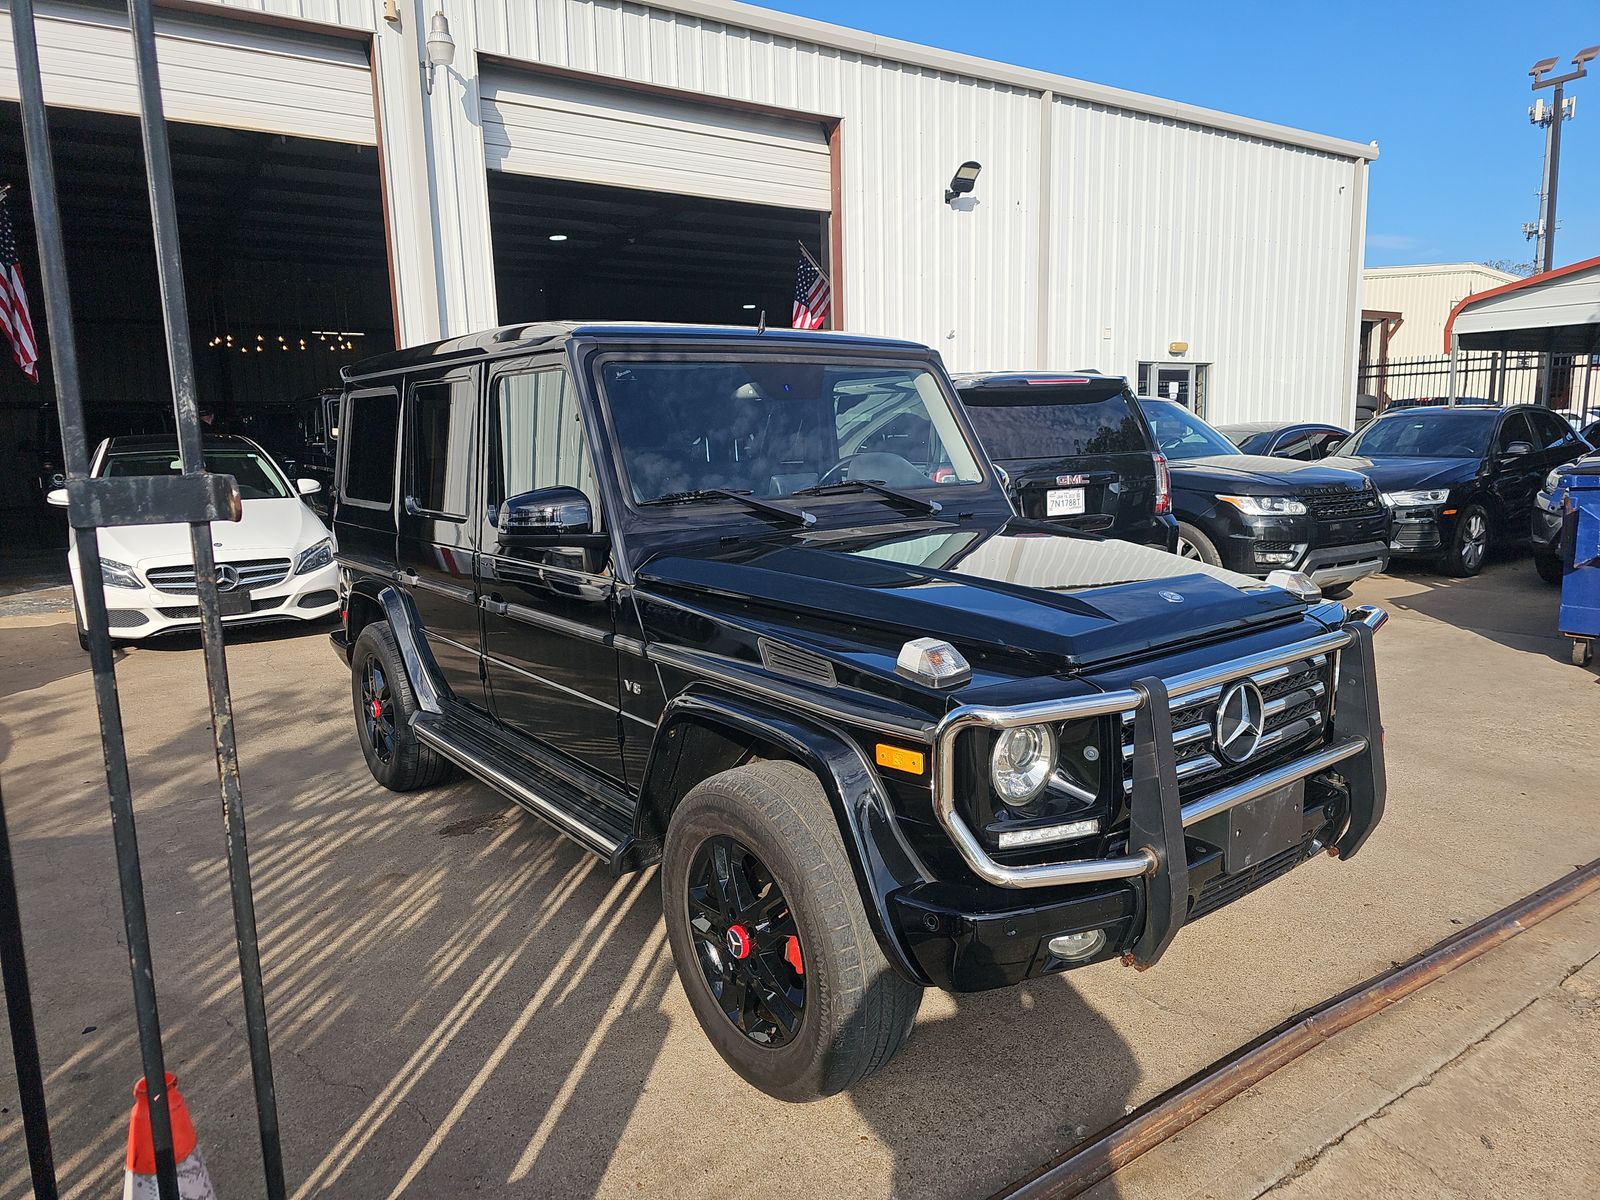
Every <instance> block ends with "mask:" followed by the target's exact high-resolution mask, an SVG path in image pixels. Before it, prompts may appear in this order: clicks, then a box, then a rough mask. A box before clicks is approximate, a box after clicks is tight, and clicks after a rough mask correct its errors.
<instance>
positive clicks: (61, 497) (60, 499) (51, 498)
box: [44, 487, 67, 508]
mask: <svg viewBox="0 0 1600 1200" xmlns="http://www.w3.org/2000/svg"><path fill="white" fill-rule="evenodd" d="M44 502H45V503H46V504H48V505H50V506H51V507H52V508H65V507H66V506H67V489H66V488H64V487H58V488H51V489H50V490H49V491H48V492H46V493H45V494H44Z"/></svg>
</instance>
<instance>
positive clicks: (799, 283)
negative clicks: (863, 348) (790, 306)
mask: <svg viewBox="0 0 1600 1200" xmlns="http://www.w3.org/2000/svg"><path fill="white" fill-rule="evenodd" d="M832 307H833V290H832V289H831V288H830V287H829V286H828V277H827V276H826V275H824V274H823V273H822V268H821V267H819V266H817V264H816V262H815V260H813V259H812V257H811V255H809V254H807V253H806V252H805V247H803V246H802V247H801V248H800V265H799V266H798V267H796V268H795V272H794V319H793V320H791V321H790V322H789V324H790V325H791V326H793V327H794V328H795V329H821V328H822V327H823V326H824V325H826V324H827V323H828V312H829V310H830V309H831V308H832Z"/></svg>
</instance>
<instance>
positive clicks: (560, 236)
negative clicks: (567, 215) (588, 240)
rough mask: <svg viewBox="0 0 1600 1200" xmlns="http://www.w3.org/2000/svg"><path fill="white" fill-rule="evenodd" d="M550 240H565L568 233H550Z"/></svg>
mask: <svg viewBox="0 0 1600 1200" xmlns="http://www.w3.org/2000/svg"><path fill="white" fill-rule="evenodd" d="M550 240H551V241H552V242H564V241H566V240H567V235H566V234H564V233H552V234H551V235H550Z"/></svg>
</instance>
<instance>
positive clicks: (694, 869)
mask: <svg viewBox="0 0 1600 1200" xmlns="http://www.w3.org/2000/svg"><path fill="white" fill-rule="evenodd" d="M685 901H686V903H687V905H688V917H689V930H690V934H691V936H692V938H693V941H694V951H695V958H696V960H697V962H698V964H699V967H700V972H701V974H702V975H703V976H704V978H705V981H706V986H707V987H708V988H709V989H710V990H711V994H712V996H713V997H714V998H715V999H716V1002H717V1005H718V1007H719V1008H721V1010H722V1013H723V1015H724V1016H725V1017H727V1018H728V1020H729V1021H731V1022H732V1023H733V1026H734V1028H736V1029H738V1030H739V1032H740V1033H742V1034H744V1036H745V1037H747V1038H748V1039H750V1041H752V1042H754V1043H756V1044H757V1045H759V1046H768V1047H776V1046H782V1045H785V1044H787V1043H788V1042H789V1041H790V1039H792V1038H793V1037H794V1036H795V1034H796V1033H797V1032H798V1031H799V1028H800V1022H801V1019H802V1017H803V1016H804V1014H805V1006H806V977H805V957H804V952H803V950H802V949H801V946H800V934H799V929H798V928H797V926H796V924H795V917H794V912H793V911H792V910H791V909H790V907H789V901H788V899H787V898H786V897H785V896H784V894H783V889H782V888H780V887H779V886H778V881H777V879H776V878H774V877H773V874H772V872H771V871H770V870H768V868H767V865H766V864H765V863H763V862H762V861H761V859H760V858H759V857H757V855H756V854H755V853H754V852H753V851H751V850H750V849H749V847H747V846H745V845H744V844H743V843H742V842H740V841H738V840H737V839H736V838H733V837H730V836H728V835H726V834H718V835H715V836H713V837H710V838H707V839H706V840H705V841H704V842H702V843H701V844H700V846H699V848H698V849H696V851H695V853H694V858H693V859H692V860H691V862H690V866H689V873H688V894H687V896H686V897H685Z"/></svg>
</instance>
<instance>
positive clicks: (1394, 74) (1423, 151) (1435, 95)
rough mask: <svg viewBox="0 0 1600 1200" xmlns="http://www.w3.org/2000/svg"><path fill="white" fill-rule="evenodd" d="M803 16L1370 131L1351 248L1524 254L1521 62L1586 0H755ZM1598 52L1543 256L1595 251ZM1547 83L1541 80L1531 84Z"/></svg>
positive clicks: (1572, 33)
mask: <svg viewBox="0 0 1600 1200" xmlns="http://www.w3.org/2000/svg"><path fill="white" fill-rule="evenodd" d="M760 2H761V3H762V5H763V6H764V7H768V8H777V9H782V10H784V11H786V12H792V13H797V14H799V15H802V16H808V17H814V18H816V19H818V20H823V21H832V22H835V23H837V24H840V25H849V26H852V27H854V28H857V29H865V30H870V31H871V32H873V33H878V34H884V35H887V36H890V37H899V38H906V39H908V40H911V41H916V42H922V43H924V44H927V45H933V46H940V47H943V48H945V49H950V50H959V51H962V52H964V53H968V54H977V55H980V56H982V57H984V58H996V59H1000V60H1002V61H1004V62H1011V63H1017V64H1020V65H1023V66H1029V67H1038V68H1041V69H1043V70H1048V71H1053V72H1057V73H1059V74H1063V75H1072V76H1076V77H1077V78H1080V79H1087V80H1092V81H1094V82H1096V83H1105V84H1112V85H1115V86H1118V87H1126V88H1131V89H1133V90H1134V91H1139V92H1146V93H1149V94H1151V95H1157V96H1164V97H1169V98H1171V99H1174V100H1182V101H1185V102H1187V103H1190V104H1200V105H1204V106H1206V107H1207V108H1218V109H1222V110H1224V111H1226V112H1234V113H1241V114H1243V115H1245V116H1251V117H1258V118H1261V119H1263V120H1268V121H1276V122H1279V123H1281V124H1285V125H1294V126H1297V127H1300V128H1303V129H1311V130H1315V131H1316V132H1319V133H1329V134H1334V135H1337V136H1340V137H1347V138H1351V139H1353V140H1355V141H1360V142H1369V141H1374V140H1376V141H1377V143H1378V146H1379V149H1380V150H1381V152H1382V153H1381V156H1380V157H1379V159H1378V161H1377V162H1376V163H1374V164H1373V168H1372V176H1371V192H1370V196H1369V200H1368V209H1367V262H1368V263H1369V264H1370V265H1373V266H1383V265H1388V264H1392V263H1412V262H1453V261H1459V260H1469V259H1475V260H1480V261H1481V260H1485V259H1505V260H1509V261H1513V262H1527V261H1530V260H1531V259H1532V257H1533V243H1532V242H1528V241H1525V240H1524V239H1523V237H1522V224H1523V222H1524V221H1532V220H1534V218H1535V216H1536V214H1537V207H1538V200H1537V195H1538V190H1539V172H1540V165H1541V162H1542V156H1543V150H1544V140H1543V133H1542V131H1541V130H1538V129H1536V128H1535V127H1534V126H1532V125H1531V124H1529V122H1528V115H1527V108H1528V105H1529V104H1531V103H1532V102H1533V98H1534V94H1533V92H1532V91H1531V90H1530V88H1529V84H1530V82H1531V81H1530V80H1529V78H1528V73H1527V72H1528V68H1529V67H1530V66H1532V65H1533V64H1534V63H1535V62H1537V61H1538V60H1539V59H1542V58H1548V57H1551V56H1553V55H1560V56H1561V60H1562V62H1563V64H1565V63H1566V62H1567V60H1569V59H1570V58H1571V57H1572V55H1573V54H1575V53H1577V52H1578V51H1579V50H1581V49H1583V48H1584V47H1586V46H1592V45H1595V44H1596V43H1600V0H1545V2H1544V3H1542V4H1541V5H1538V6H1537V7H1536V6H1534V5H1518V4H1513V3H1511V2H1510V0H1499V2H1497V3H1490V2H1488V0H1457V2H1455V3H1447V2H1445V0H1426V2H1421V0H1391V2H1390V3H1387V4H1347V3H1337V2H1327V0H1323V2H1320V3H1311V2H1308V0H1277V2H1276V3H1264V2H1262V0H1210V2H1207V0H1186V2H1183V3H1178V2H1173V0H1124V2H1122V3H1105V2H1100V3H1084V2H1082V0H760ZM1595 68H1600V62H1597V63H1595V64H1591V74H1590V75H1589V77H1588V78H1586V79H1582V80H1579V81H1577V82H1576V83H1574V84H1570V85H1569V88H1570V91H1569V93H1568V94H1569V95H1571V96H1574V97H1576V99H1577V116H1576V117H1575V118H1574V119H1573V120H1571V121H1568V122H1567V123H1566V125H1565V126H1564V127H1563V130H1562V136H1563V143H1562V155H1561V164H1562V170H1561V186H1560V189H1559V192H1558V201H1559V223H1558V226H1557V232H1556V261H1557V263H1558V264H1560V263H1564V262H1573V261H1576V260H1578V259H1582V258H1590V257H1593V256H1594V255H1597V254H1600V69H1595ZM1543 94H1544V95H1545V96H1546V97H1548V96H1549V91H1548V90H1546V91H1545V92H1544V93H1543Z"/></svg>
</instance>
